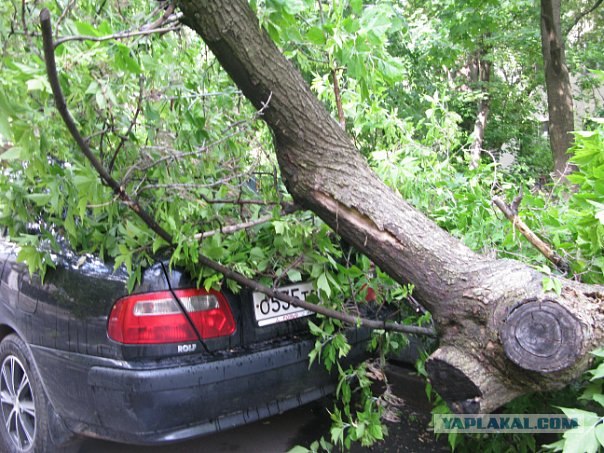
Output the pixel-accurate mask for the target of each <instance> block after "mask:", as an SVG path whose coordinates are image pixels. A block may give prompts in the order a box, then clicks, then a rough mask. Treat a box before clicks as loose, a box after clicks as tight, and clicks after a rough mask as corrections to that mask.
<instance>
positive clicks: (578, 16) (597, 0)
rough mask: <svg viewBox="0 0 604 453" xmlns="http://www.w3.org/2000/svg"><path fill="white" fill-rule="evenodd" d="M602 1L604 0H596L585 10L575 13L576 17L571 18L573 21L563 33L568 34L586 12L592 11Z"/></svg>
mask: <svg viewBox="0 0 604 453" xmlns="http://www.w3.org/2000/svg"><path fill="white" fill-rule="evenodd" d="M603 1H604V0H596V2H595V3H594V4H593V6H592V7H591V8H589V9H586V10H585V11H583V12H581V13H579V14H578V15H577V17H575V20H573V23H572V24H571V25H570V27H568V28H567V29H566V31H565V32H564V34H565V35H568V34H569V33H570V32H571V31H572V29H573V28H575V27H576V25H577V24H578V23H579V22H581V19H583V18H584V17H585V16H587V15H588V14H590V13H592V12H593V11H594V10H595V9H596V8H597V7H598V6H600V5H601V4H602V2H603Z"/></svg>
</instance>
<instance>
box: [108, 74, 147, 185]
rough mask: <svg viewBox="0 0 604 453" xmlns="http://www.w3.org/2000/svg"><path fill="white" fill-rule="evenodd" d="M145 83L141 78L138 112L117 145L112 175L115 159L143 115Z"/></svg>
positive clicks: (112, 162) (111, 166)
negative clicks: (139, 117) (141, 114)
mask: <svg viewBox="0 0 604 453" xmlns="http://www.w3.org/2000/svg"><path fill="white" fill-rule="evenodd" d="M144 81H145V79H144V77H143V76H141V77H140V79H139V90H138V98H137V101H136V110H135V111H134V116H133V117H132V121H130V126H128V130H127V131H126V133H125V134H124V135H123V136H122V137H121V139H120V143H119V144H118V145H117V148H115V152H114V153H113V157H112V158H111V162H109V173H111V172H112V171H113V165H114V164H115V159H117V155H118V154H119V152H120V150H121V149H122V147H123V146H124V144H125V143H126V141H127V140H128V136H129V135H130V133H131V132H132V129H134V126H135V124H136V120H137V119H138V115H140V113H141V110H142V107H143V91H144V90H143V89H144Z"/></svg>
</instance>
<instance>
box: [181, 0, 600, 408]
mask: <svg viewBox="0 0 604 453" xmlns="http://www.w3.org/2000/svg"><path fill="white" fill-rule="evenodd" d="M178 5H179V6H180V8H181V9H182V11H183V13H184V22H185V23H186V24H187V25H189V26H190V27H191V28H193V29H194V30H195V31H197V32H198V33H199V34H200V35H201V36H202V37H203V39H204V40H205V42H206V43H207V45H208V46H209V47H210V49H211V50H212V52H213V53H214V55H215V56H216V58H217V59H218V61H219V62H220V63H221V64H222V66H223V67H224V69H225V70H226V71H227V72H228V73H229V75H230V76H231V78H232V79H233V80H234V82H235V83H236V84H237V85H238V86H239V88H240V89H241V90H242V92H243V93H244V94H245V96H246V97H247V98H248V99H249V100H250V101H251V102H252V104H253V105H254V106H255V107H256V108H261V107H262V106H263V105H264V104H265V103H266V102H267V101H269V99H270V102H269V104H268V106H267V108H266V109H265V110H264V115H263V118H264V120H265V121H266V123H267V124H268V125H269V127H270V128H271V129H272V131H273V133H274V137H275V146H276V153H277V158H278V160H279V165H280V168H281V172H282V176H283V178H284V182H285V184H286V185H287V188H288V190H289V192H290V193H291V194H292V196H293V197H294V199H295V200H296V202H298V203H300V204H301V205H303V206H305V207H306V208H308V209H310V210H312V211H314V212H315V213H316V214H317V215H319V216H320V217H321V218H322V219H323V220H324V221H325V222H327V223H328V224H329V225H330V226H331V227H332V228H333V229H334V230H335V231H336V232H337V233H339V234H340V235H341V236H342V237H344V238H345V239H346V240H347V241H348V242H349V243H351V244H353V245H354V246H355V247H356V248H358V249H359V250H361V251H362V252H364V253H365V254H367V256H369V257H370V258H371V259H372V260H373V261H375V262H376V264H378V265H379V266H380V267H381V268H382V269H383V270H384V271H385V272H387V273H388V274H389V275H391V276H392V277H393V278H394V279H396V280H397V281H398V282H400V283H408V282H411V283H413V284H414V285H415V290H414V295H415V296H417V297H418V299H420V300H421V301H422V302H423V304H424V305H425V306H426V307H427V308H428V309H430V310H431V312H432V314H433V317H434V320H435V323H436V325H437V329H438V332H439V336H440V348H439V349H438V350H437V351H436V352H435V353H434V354H433V355H432V356H431V358H430V359H429V360H428V362H427V364H426V367H427V370H428V373H429V376H430V379H431V381H432V383H433V385H434V387H435V389H436V390H437V391H438V392H439V393H440V394H441V395H442V397H443V398H444V399H445V400H446V401H447V402H448V403H449V404H450V405H451V407H453V408H454V409H455V410H457V411H460V412H479V411H483V412H488V411H491V410H493V409H495V408H496V407H498V406H500V405H501V404H503V403H505V402H507V401H510V400H511V399H512V398H514V397H515V396H518V395H521V394H523V393H528V392H532V391H538V390H546V389H552V388H558V387H560V386H562V385H563V384H564V383H565V382H568V381H569V380H571V379H573V378H576V377H577V376H579V375H581V373H582V372H583V371H584V370H585V369H586V366H587V365H588V361H589V351H590V350H592V349H593V348H594V347H596V346H597V345H598V344H599V343H601V341H602V338H603V337H604V330H603V326H604V311H603V310H601V306H602V303H603V302H604V288H602V287H592V286H586V285H581V284H578V283H576V282H572V281H568V280H563V281H562V286H563V288H562V292H561V295H559V296H558V295H556V294H553V293H544V292H543V288H542V284H541V281H542V277H543V276H542V275H541V274H540V273H539V272H537V271H535V270H534V269H532V268H530V267H528V266H526V265H524V264H522V263H519V262H517V261H512V260H492V259H488V258H486V257H483V256H481V255H478V254H476V253H474V252H473V251H471V250H470V249H468V248H467V247H466V246H464V245H463V244H462V243H461V242H460V241H459V240H457V239H456V238H454V237H452V236H451V235H449V234H447V233H446V232H445V231H443V230H442V229H440V228H439V227H438V226H437V225H436V224H434V223H433V222H432V221H431V220H429V219H428V218H426V217H425V216H424V215H423V214H421V213H420V212H418V211H417V210H416V209H414V208H413V207H412V206H411V205H409V204H408V203H407V202H406V201H404V200H403V199H401V198H400V196H399V195H398V194H397V193H395V192H394V191H393V190H391V189H390V188H389V187H387V186H386V185H385V184H384V183H383V182H382V181H381V180H380V179H379V178H378V177H377V176H376V174H375V173H374V172H373V171H372V170H371V169H370V168H369V166H368V164H367V162H366V160H365V159H364V158H363V156H362V155H361V154H360V153H359V152H358V151H357V150H356V148H355V147H354V145H353V143H352V141H351V139H350V138H349V137H348V136H347V135H346V132H345V131H344V130H343V129H342V128H341V127H340V126H339V125H338V124H337V122H336V121H335V120H334V119H333V118H332V117H331V116H330V114H329V112H327V111H326V109H325V108H324V106H323V105H322V104H321V103H320V102H319V101H318V100H317V98H316V97H315V96H314V95H313V94H312V92H311V91H310V88H309V87H308V85H307V84H306V83H305V82H304V79H303V78H302V76H301V75H300V73H299V72H298V71H297V70H296V69H295V68H294V66H293V65H292V64H291V62H289V61H288V60H287V59H286V58H285V57H284V56H283V55H282V54H281V52H280V51H279V50H278V49H277V47H276V46H275V44H274V43H273V42H272V41H271V39H270V38H269V37H268V35H267V34H266V33H265V32H264V31H263V30H262V28H260V27H259V24H258V19H257V18H256V16H255V15H254V13H253V11H252V10H251V9H250V7H249V5H248V2H247V0H211V1H210V0H178Z"/></svg>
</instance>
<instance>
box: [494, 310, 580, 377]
mask: <svg viewBox="0 0 604 453" xmlns="http://www.w3.org/2000/svg"><path fill="white" fill-rule="evenodd" d="M500 336H501V342H502V344H503V349H504V351H505V354H506V355H507V357H508V358H509V359H510V360H511V361H512V362H514V363H515V364H516V365H518V366H519V367H521V368H523V369H525V370H530V371H537V372H540V373H551V372H554V371H560V370H563V369H565V368H568V367H570V366H572V365H574V364H575V362H576V361H577V359H578V357H579V355H580V353H581V347H582V346H581V345H582V343H583V330H582V328H581V323H580V322H579V320H578V319H577V318H576V317H575V316H573V315H572V313H571V312H570V311H568V310H567V309H566V308H565V307H564V306H562V305H561V304H559V303H557V302H554V301H551V300H542V301H530V302H526V303H523V304H521V305H519V306H517V307H516V308H515V309H513V310H512V311H511V312H510V314H509V315H508V316H507V319H506V320H505V322H504V324H503V326H502V327H501V330H500Z"/></svg>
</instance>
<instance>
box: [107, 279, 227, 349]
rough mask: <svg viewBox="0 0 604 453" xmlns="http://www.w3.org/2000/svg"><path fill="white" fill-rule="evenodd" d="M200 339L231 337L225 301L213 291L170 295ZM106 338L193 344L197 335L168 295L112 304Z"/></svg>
mask: <svg viewBox="0 0 604 453" xmlns="http://www.w3.org/2000/svg"><path fill="white" fill-rule="evenodd" d="M174 293H175V294H176V296H177V297H178V299H179V300H180V301H181V303H182V305H183V306H184V308H185V310H186V311H187V312H188V314H189V317H190V318H191V321H193V324H194V325H195V328H196V329H197V331H198V332H199V335H200V336H201V338H202V339H204V340H205V339H208V338H216V337H223V336H228V335H231V334H232V333H233V332H235V321H234V320H233V315H232V313H231V309H230V308H229V305H228V303H227V301H226V298H225V297H224V296H223V295H222V294H221V293H219V292H217V291H204V290H201V289H179V290H176V291H174ZM107 333H108V334H109V338H111V339H112V340H115V341H118V342H120V343H125V344H159V343H181V342H185V341H196V340H197V334H196V333H195V331H194V330H193V328H192V327H191V324H190V323H189V321H188V320H187V317H186V316H185V315H184V314H183V313H182V310H181V308H180V306H179V304H178V303H177V302H176V299H175V298H174V296H173V294H172V293H171V292H170V291H161V292H155V293H146V294H135V295H132V296H127V297H124V298H122V299H120V300H118V301H117V302H116V304H115V305H114V306H113V309H112V310H111V315H110V316H109V324H108V325H107Z"/></svg>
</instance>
